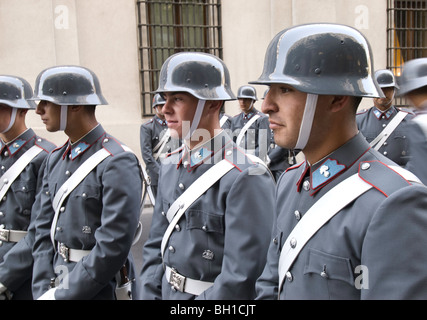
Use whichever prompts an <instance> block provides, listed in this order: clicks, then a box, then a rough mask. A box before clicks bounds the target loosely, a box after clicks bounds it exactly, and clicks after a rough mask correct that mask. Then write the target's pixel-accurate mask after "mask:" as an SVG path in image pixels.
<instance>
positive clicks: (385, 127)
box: [356, 69, 413, 166]
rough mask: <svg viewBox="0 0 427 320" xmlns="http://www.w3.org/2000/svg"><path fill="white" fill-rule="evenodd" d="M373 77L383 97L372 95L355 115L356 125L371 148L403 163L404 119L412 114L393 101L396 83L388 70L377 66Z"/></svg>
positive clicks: (406, 135)
mask: <svg viewBox="0 0 427 320" xmlns="http://www.w3.org/2000/svg"><path fill="white" fill-rule="evenodd" d="M375 79H376V81H377V83H378V85H379V86H380V88H381V90H382V91H383V93H384V96H385V97H384V98H374V99H373V101H374V106H373V107H372V108H369V109H365V110H363V111H361V112H360V113H358V114H357V115H356V121H357V126H358V128H359V130H360V132H361V133H362V134H363V135H364V136H365V138H366V140H367V141H368V142H369V143H370V144H371V146H372V147H373V148H375V149H376V150H378V151H379V152H380V153H382V154H383V155H385V156H386V157H387V158H389V159H391V160H393V161H394V162H396V163H397V164H398V165H400V166H405V165H406V163H407V162H408V159H409V156H410V155H409V142H408V138H409V132H408V122H409V121H410V120H411V119H412V118H413V115H412V113H409V112H408V111H409V110H400V109H398V108H397V107H395V106H394V105H393V99H394V96H395V93H396V89H398V85H397V83H396V80H395V77H394V75H393V73H392V72H391V71H390V70H383V69H381V70H377V71H376V72H375ZM393 119H394V120H393Z"/></svg>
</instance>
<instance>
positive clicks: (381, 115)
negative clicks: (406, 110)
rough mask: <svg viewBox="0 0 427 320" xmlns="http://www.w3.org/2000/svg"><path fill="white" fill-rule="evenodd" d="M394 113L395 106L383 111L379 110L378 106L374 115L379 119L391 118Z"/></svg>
mask: <svg viewBox="0 0 427 320" xmlns="http://www.w3.org/2000/svg"><path fill="white" fill-rule="evenodd" d="M392 114H393V108H389V109H388V110H387V111H385V112H381V111H380V110H378V109H377V108H375V109H374V115H375V117H377V119H378V120H381V119H386V120H388V119H390V117H391V116H392Z"/></svg>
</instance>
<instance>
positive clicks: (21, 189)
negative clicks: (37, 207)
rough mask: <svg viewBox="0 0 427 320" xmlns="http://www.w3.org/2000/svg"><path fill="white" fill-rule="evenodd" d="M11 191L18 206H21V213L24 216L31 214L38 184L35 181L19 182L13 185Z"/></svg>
mask: <svg viewBox="0 0 427 320" xmlns="http://www.w3.org/2000/svg"><path fill="white" fill-rule="evenodd" d="M11 190H12V192H13V193H14V195H15V197H16V200H17V205H18V206H20V208H21V210H20V211H21V212H22V214H24V215H30V214H31V207H32V205H33V203H34V198H35V196H36V182H35V180H34V181H31V180H30V181H25V182H21V181H17V182H15V183H13V184H12V186H11Z"/></svg>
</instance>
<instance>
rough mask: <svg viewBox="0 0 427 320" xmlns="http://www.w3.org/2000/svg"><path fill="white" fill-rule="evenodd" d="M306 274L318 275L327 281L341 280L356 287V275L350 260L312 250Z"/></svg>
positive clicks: (305, 270) (305, 268)
mask: <svg viewBox="0 0 427 320" xmlns="http://www.w3.org/2000/svg"><path fill="white" fill-rule="evenodd" d="M304 274H311V275H318V276H319V277H323V278H325V279H327V280H339V281H344V282H346V283H348V284H349V285H350V286H354V275H353V272H352V267H351V262H350V259H348V258H343V257H339V256H335V255H331V254H328V253H325V252H322V251H319V250H315V249H313V248H311V249H310V250H309V254H308V257H307V263H306V265H305V267H304Z"/></svg>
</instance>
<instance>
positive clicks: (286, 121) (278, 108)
mask: <svg viewBox="0 0 427 320" xmlns="http://www.w3.org/2000/svg"><path fill="white" fill-rule="evenodd" d="M306 99H307V94H306V93H303V92H301V91H298V90H295V89H294V88H293V87H291V86H288V85H285V84H272V85H271V86H270V90H269V92H268V93H267V95H266V96H265V99H264V101H263V104H262V108H261V109H262V112H264V113H266V114H268V115H269V116H270V128H271V129H272V130H273V132H274V140H275V142H276V144H277V145H279V146H281V147H283V148H287V149H293V148H294V147H295V145H296V143H297V141H298V135H299V130H300V125H301V121H302V117H303V113H304V107H305V102H306Z"/></svg>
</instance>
